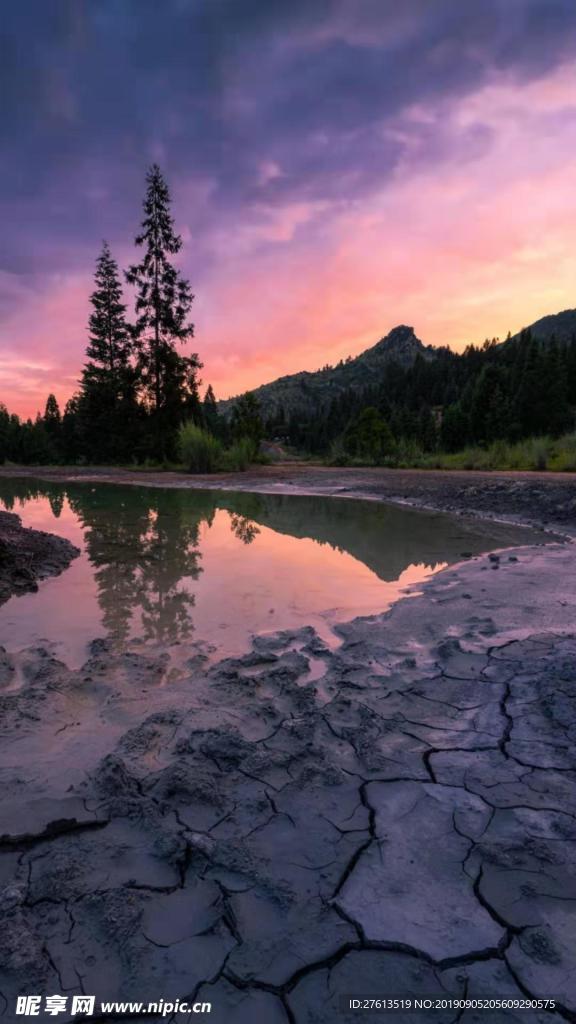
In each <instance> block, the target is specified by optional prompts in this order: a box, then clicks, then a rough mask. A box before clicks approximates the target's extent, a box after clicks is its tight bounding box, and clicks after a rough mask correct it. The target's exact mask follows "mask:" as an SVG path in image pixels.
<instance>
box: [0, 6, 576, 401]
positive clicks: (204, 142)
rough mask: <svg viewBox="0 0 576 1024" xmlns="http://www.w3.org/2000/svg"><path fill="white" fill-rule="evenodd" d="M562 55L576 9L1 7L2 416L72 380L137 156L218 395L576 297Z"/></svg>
mask: <svg viewBox="0 0 576 1024" xmlns="http://www.w3.org/2000/svg"><path fill="white" fill-rule="evenodd" d="M575 57H576V3H575V0H402V2H399V0H161V2H160V0H51V2H49V3H47V2H46V0H21V2H13V3H10V4H6V5H4V10H3V26H2V29H1V30H0V95H1V96H2V111H1V114H0V125H1V139H2V143H1V144H2V154H1V160H0V206H1V209H0V218H1V226H2V229H1V233H0V401H3V402H4V403H5V404H6V405H7V406H8V407H9V408H10V410H11V411H16V412H18V413H20V414H24V415H30V414H32V415H33V414H35V412H36V410H37V409H39V408H43V406H44V403H45V400H46V395H47V393H48V392H49V391H51V390H53V391H54V392H55V393H56V395H57V397H58V399H59V400H60V401H61V402H62V403H63V402H64V401H65V400H66V399H67V398H68V397H69V396H70V395H71V393H72V392H73V391H74V390H75V387H76V382H77V380H78V377H79V373H80V369H81V367H82V363H83V358H84V349H85V346H86V340H87V334H86V321H87V316H88V297H89V295H90V291H91V287H92V274H93V267H94V260H95V257H96V255H97V252H98V250H99V248H100V245H101V241H102V239H103V238H106V239H108V241H109V242H110V244H111V246H112V249H113V252H114V255H115V256H116V258H117V259H118V261H119V262H120V264H121V265H122V266H126V265H127V264H128V262H130V261H132V259H133V252H134V250H133V244H132V242H133V237H134V234H135V231H136V229H137V227H138V224H139V220H140V215H141V200H142V194H143V189H144V176H145V172H146V168H147V166H148V165H149V164H150V163H151V162H152V161H158V162H159V163H160V165H161V167H162V169H163V171H164V173H165V175H166V177H167V179H168V181H169V184H170V186H171V190H172V194H173V198H174V213H175V217H176V223H177V227H178V229H179V230H180V232H181V234H182V236H183V239H184V242H185V245H184V250H183V253H182V266H183V268H184V269H185V271H186V274H187V275H188V276H189V277H190V280H191V282H192V286H193V290H194V292H195V294H196V300H195V303H194V320H195V323H196V342H195V344H194V346H193V347H194V348H196V349H197V350H198V352H199V354H200V357H201V358H202V360H203V362H204V370H203V373H202V377H203V380H204V382H205V383H208V382H211V383H212V384H213V386H214V388H215V391H216V394H217V397H220V398H224V397H227V396H228V395H230V394H237V393H238V392H240V391H243V390H246V389H247V388H249V387H253V386H256V385H257V384H261V383H264V382H266V381H267V380H271V379H273V378H274V377H277V376H279V375H281V374H285V373H290V372H293V371H296V370H300V369H316V368H318V367H319V366H321V365H323V364H325V363H327V362H335V361H337V360H339V359H340V358H341V357H345V356H347V355H348V354H356V353H358V352H360V351H361V350H362V349H364V348H366V347H368V346H369V345H371V344H374V343H375V342H376V341H377V340H378V339H379V338H380V337H382V336H383V335H384V334H386V333H388V331H389V330H390V329H391V328H392V327H394V326H395V325H396V324H398V323H406V324H410V325H412V326H414V328H415V330H416V333H417V335H418V336H419V337H420V338H421V339H422V340H423V341H424V342H426V343H433V344H446V343H447V344H450V345H452V346H454V347H456V348H461V347H462V346H463V345H464V344H466V343H468V342H470V341H482V340H483V339H484V338H485V337H487V336H490V337H492V336H494V335H499V336H504V335H505V334H506V333H507V332H508V330H511V331H512V332H515V331H516V330H518V329H519V328H520V327H522V326H523V325H525V324H527V323H530V322H531V321H533V320H535V319H537V318H538V317H540V316H543V315H545V314H546V313H553V312H557V311H559V310H561V309H565V308H568V307H574V306H576V67H575ZM126 298H127V301H128V302H129V304H130V303H131V296H130V293H129V291H128V290H127V294H126Z"/></svg>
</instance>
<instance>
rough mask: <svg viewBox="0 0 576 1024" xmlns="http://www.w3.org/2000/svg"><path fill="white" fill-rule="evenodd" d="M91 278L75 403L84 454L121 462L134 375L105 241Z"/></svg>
mask: <svg viewBox="0 0 576 1024" xmlns="http://www.w3.org/2000/svg"><path fill="white" fill-rule="evenodd" d="M94 280H95V289H94V291H93V292H92V295H91V296H90V302H91V304H92V312H91V314H90V318H89V321H88V329H89V332H90V340H89V342H88V347H87V349H86V355H87V357H88V362H87V363H86V365H85V367H84V369H83V371H82V380H81V391H80V396H79V407H78V412H79V416H80V421H81V433H82V435H83V440H84V448H85V450H86V454H87V455H88V457H90V458H92V459H94V460H95V461H100V460H111V461H123V460H124V459H126V458H128V457H130V455H131V448H132V446H133V444H134V440H135V430H136V424H137V421H138V409H137V404H136V388H137V375H136V371H135V369H134V366H133V365H132V362H131V359H132V355H133V351H134V346H133V341H132V337H131V333H130V329H129V327H128V324H127V322H126V305H125V303H124V302H123V297H122V285H121V282H120V276H119V272H118V264H117V263H116V261H115V260H114V258H113V257H112V254H111V252H110V247H109V245H108V243H107V242H104V243H103V246H102V251H101V253H100V255H99V256H98V259H97V261H96V272H95V275H94Z"/></svg>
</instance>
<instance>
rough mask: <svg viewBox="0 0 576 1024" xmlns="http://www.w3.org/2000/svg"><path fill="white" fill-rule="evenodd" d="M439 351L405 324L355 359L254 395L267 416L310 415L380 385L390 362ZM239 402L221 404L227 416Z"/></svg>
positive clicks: (292, 378) (268, 386) (275, 383)
mask: <svg viewBox="0 0 576 1024" xmlns="http://www.w3.org/2000/svg"><path fill="white" fill-rule="evenodd" d="M436 351H437V350H436V349H435V348H434V347H433V346H432V345H424V344H423V343H422V342H421V341H420V339H419V338H417V337H416V335H415V333H414V328H413V327H407V326H406V325H405V324H401V325H400V326H398V327H395V328H394V329H393V330H392V331H390V333H389V334H387V335H386V337H385V338H381V340H380V341H378V342H377V343H376V344H375V345H373V346H372V348H368V349H366V351H365V352H362V353H361V354H360V355H358V356H356V357H355V358H354V359H349V360H348V361H346V362H340V363H338V364H337V365H336V366H330V367H327V368H326V369H323V370H316V371H315V372H308V371H306V370H303V371H302V372H300V373H293V374H290V375H289V376H287V377H279V378H278V380H275V381H272V382H271V383H270V384H263V385H261V386H260V387H259V388H255V389H254V391H253V394H254V395H256V397H257V399H258V401H259V402H260V407H261V409H262V412H263V414H264V416H265V417H268V416H274V415H275V414H276V413H277V412H278V410H279V409H280V408H282V409H284V411H285V413H286V414H287V415H288V416H290V415H292V414H294V413H297V414H299V413H309V412H310V411H312V410H313V409H314V408H324V407H326V406H327V405H329V404H330V402H331V401H332V400H333V399H335V398H338V397H339V395H341V394H343V393H344V392H346V391H349V390H360V389H362V388H365V387H367V386H368V385H369V384H374V383H377V382H378V379H379V378H380V377H381V375H382V372H383V370H384V369H385V367H386V366H387V365H389V364H390V363H397V364H399V365H400V366H404V367H408V366H412V365H413V364H414V362H415V361H416V359H417V358H418V356H420V357H421V358H422V359H434V357H435V355H436ZM235 400H236V399H235V398H229V399H226V400H225V401H222V402H219V403H218V408H219V410H220V412H222V413H223V414H224V415H227V414H228V413H229V412H230V410H231V408H232V406H233V405H234V402H235Z"/></svg>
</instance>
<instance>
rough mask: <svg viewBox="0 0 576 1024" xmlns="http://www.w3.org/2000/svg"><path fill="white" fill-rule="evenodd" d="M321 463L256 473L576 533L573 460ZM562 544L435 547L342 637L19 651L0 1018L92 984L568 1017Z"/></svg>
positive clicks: (571, 774) (274, 480)
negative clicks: (395, 470) (450, 556)
mask: <svg viewBox="0 0 576 1024" xmlns="http://www.w3.org/2000/svg"><path fill="white" fill-rule="evenodd" d="M284 472H287V473H288V474H289V479H287V478H286V477H285V476H284V475H283V474H284ZM314 472H315V476H314V478H312V477H311V476H308V475H307V473H308V471H307V470H302V469H299V468H298V469H288V470H286V471H285V470H284V468H283V469H282V470H277V469H275V470H274V472H273V473H272V472H269V471H268V470H263V471H258V473H256V474H254V475H250V476H248V475H245V476H244V479H243V486H246V487H249V486H251V485H252V486H254V487H259V488H264V487H265V488H276V487H280V486H281V487H283V488H286V489H288V488H289V487H294V489H295V490H296V489H297V488H298V489H300V488H301V489H306V490H309V491H313V490H318V488H320V487H321V488H322V489H323V490H322V491H321V492H320V491H319V493H331V492H332V493H337V489H339V488H342V487H345V488H346V493H347V495H348V496H350V495H351V494H354V493H359V490H360V491H361V492H362V493H364V494H365V495H370V496H372V497H383V496H387V497H395V498H397V499H399V500H408V501H412V502H415V503H417V502H421V503H422V504H426V505H434V506H435V507H443V508H447V507H452V508H454V509H461V510H464V508H465V510H466V511H467V512H468V513H470V512H471V511H475V512H478V513H485V514H491V515H497V516H508V517H515V518H522V519H524V520H526V521H531V522H532V523H536V522H539V523H540V524H541V525H543V523H544V522H546V523H548V524H554V525H555V526H558V525H562V526H563V527H564V532H566V533H568V532H572V529H573V522H574V517H575V512H574V509H575V508H576V506H575V505H574V502H575V499H576V494H575V485H574V481H573V480H572V481H571V480H570V479H568V478H562V479H561V480H558V481H553V480H552V481H551V480H548V479H547V480H540V479H537V478H534V477H531V478H529V479H528V480H525V479H524V478H519V479H515V478H506V480H505V481H502V479H501V478H496V477H495V476H494V477H492V476H491V477H490V480H489V481H488V485H487V486H485V484H484V483H483V482H482V481H481V480H475V481H474V480H472V478H471V476H468V475H467V476H466V482H465V484H464V485H462V483H461V482H460V483H459V482H458V479H457V478H456V476H453V477H452V476H451V477H450V479H446V475H444V474H434V475H432V474H430V475H428V474H418V476H417V477H413V476H412V475H411V474H401V475H400V476H396V477H393V476H390V474H388V473H378V472H374V473H370V472H368V473H366V474H360V473H359V472H358V471H347V472H346V473H345V474H343V473H342V471H335V470H328V471H326V475H323V473H318V471H314ZM298 474H301V475H300V476H298ZM302 474H303V475H302ZM279 475H281V477H282V478H281V480H279V479H278V477H279ZM135 476H136V477H137V481H138V482H142V483H143V482H147V483H149V482H150V481H149V480H146V481H144V479H142V477H143V475H142V474H135ZM171 476H172V485H173V486H182V485H183V482H185V481H186V478H180V477H177V476H176V475H171ZM424 476H425V477H426V478H427V479H420V477H424ZM440 477H442V479H440ZM122 479H123V480H124V481H125V480H126V477H125V476H124V475H122ZM254 481H255V482H254ZM290 481H291V482H290ZM161 482H162V483H167V482H168V481H167V480H166V479H165V477H164V476H163V477H162V480H161ZM502 483H504V484H505V486H504V487H502ZM211 484H212V486H214V480H213V478H211ZM234 486H235V487H237V484H236V482H234ZM470 488H472V489H474V492H471V491H470ZM490 494H491V495H492V497H491V498H490V497H489V496H488V497H487V495H490ZM450 503H452V504H450ZM571 506H572V511H570V508H571ZM575 550H576V549H575V548H574V546H573V543H572V542H571V541H566V542H564V543H562V542H558V541H553V542H552V543H550V544H547V545H546V546H543V547H538V546H531V547H523V548H517V549H514V550H510V551H506V552H502V553H500V554H499V555H486V556H481V557H478V558H475V559H473V560H470V561H469V562H467V563H465V564H463V565H461V566H457V567H455V568H451V569H448V570H446V571H444V572H442V573H439V574H438V575H437V576H435V577H434V578H433V579H431V580H430V581H429V582H428V583H426V584H425V585H424V587H423V588H421V589H422V593H421V594H419V595H413V596H410V597H408V598H407V599H405V600H402V601H400V602H398V603H397V604H396V605H395V606H394V607H393V608H392V609H391V610H390V611H389V612H387V613H385V614H383V615H378V616H372V617H370V618H363V619H357V620H355V621H353V622H351V623H348V624H346V625H344V626H341V627H339V633H340V636H341V640H342V643H341V645H340V646H339V647H337V648H336V649H335V650H330V649H328V648H327V647H326V646H325V644H324V643H323V642H322V641H321V640H320V639H319V638H318V636H316V634H315V633H314V631H313V630H312V629H308V628H305V629H301V630H298V631H296V632H292V633H279V634H277V635H275V636H272V637H270V636H267V637H255V638H254V640H253V644H252V648H251V650H249V651H247V652H246V654H245V655H244V656H243V657H241V658H237V659H228V660H226V661H223V662H220V663H218V664H216V665H212V666H207V665H206V664H205V663H203V661H202V658H201V657H199V656H198V655H197V654H196V653H195V652H194V651H193V650H192V649H191V650H190V652H189V657H188V659H186V657H184V658H183V657H182V651H181V650H179V652H178V659H177V662H176V660H175V659H174V658H173V657H172V654H173V652H171V651H170V650H166V649H163V650H160V649H153V648H150V647H145V646H144V645H138V644H133V645H132V646H131V647H130V648H129V649H127V650H117V649H115V648H114V647H113V646H112V645H111V644H110V643H108V642H107V641H102V640H97V639H96V640H95V642H94V643H93V645H92V650H91V654H90V657H89V659H88V660H87V662H86V664H85V665H84V666H83V667H82V668H81V669H80V670H78V671H70V670H69V669H68V668H67V667H66V666H65V665H64V664H62V663H61V662H59V661H58V660H57V659H56V658H55V656H54V654H53V652H52V651H51V649H50V645H46V647H44V648H35V649H28V650H25V651H20V652H6V653H5V654H4V655H3V657H2V663H1V664H0V693H1V697H0V731H1V735H2V742H1V748H0V749H1V753H0V780H1V782H2V788H1V791H0V886H1V894H0V907H1V916H0V919H1V922H2V927H1V929H0V992H1V993H2V995H1V996H0V1004H1V1006H3V1008H4V1019H6V1020H12V1019H13V1017H14V1007H15V996H16V994H18V993H22V992H28V993H32V992H43V993H49V994H52V993H55V992H59V993H63V994H67V995H71V994H72V993H79V992H86V993H88V994H96V995H97V997H98V999H105V1000H110V999H134V1000H142V1001H144V1002H148V1001H149V1000H157V999H159V998H163V999H165V1000H170V999H176V998H179V999H181V1000H183V999H188V1000H190V1001H191V1000H193V999H201V1000H208V1001H210V1002H211V1003H212V1007H213V1010H212V1013H211V1015H210V1018H209V1019H210V1020H213V1021H215V1022H218V1024H220V1022H223V1024H224V1022H226V1024H228V1022H230V1024H269V1022H271V1024H276V1022H286V1021H288V1022H296V1024H324V1022H325V1024H329V1022H330V1024H332V1022H334V1021H342V1022H343V1024H346V1022H349V1021H356V1020H358V1019H359V1016H358V1014H357V1013H354V1012H350V1011H345V1010H343V1009H342V1007H341V1005H340V1000H341V999H342V998H343V997H346V996H388V997H394V996H396V997H401V998H404V999H406V998H411V999H414V998H415V997H418V996H427V997H432V998H441V999H457V998H462V997H466V998H468V999H471V1000H475V999H480V998H484V997H486V998H495V999H504V1000H520V1001H521V1000H526V999H528V998H540V999H554V1000H556V1010H555V1011H554V1012H553V1013H548V1012H544V1011H534V1012H532V1013H528V1014H527V1013H525V1012H520V1011H517V1010H516V1009H514V1008H513V1007H509V1008H503V1009H497V1008H493V1009H490V1010H488V1011H480V1010H478V1009H475V1008H474V1007H471V1008H468V1009H466V1008H465V1009H463V1010H462V1009H460V1008H457V1007H452V1008H445V1009H442V1010H440V1011H439V1012H438V1013H436V1014H431V1013H421V1012H412V1011H411V1010H410V1009H405V1010H403V1011H401V1012H400V1013H398V1014H395V1015H394V1017H393V1019H394V1020H396V1021H398V1022H400V1024H403V1022H406V1024H412V1022H417V1021H418V1022H421V1021H424V1020H427V1019H430V1020H436V1021H441V1022H442V1024H448V1022H452V1021H454V1022H456V1021H463V1022H465V1024H472V1022H475V1021H484V1022H488V1021H490V1022H491V1024H492V1022H495V1024H500V1022H502V1024H504V1022H513V1021H532V1022H536V1021H537V1022H538V1024H540V1022H544V1021H551V1022H553V1021H561V1020H576V942H575V938H576V757H575V744H574V740H575V738H576V588H575V587H574V575H575V570H576V555H575ZM1 1006H0V1009H1ZM360 1016H361V1017H362V1019H371V1020H378V1019H381V1018H380V1017H379V1016H372V1015H368V1016H366V1015H364V1014H360ZM41 1019H42V1018H41ZM44 1019H46V1020H49V1019H53V1018H51V1017H48V1016H45V1017H44ZM56 1019H58V1020H68V1019H70V1018H69V1017H68V1016H67V1015H66V1014H61V1015H59V1017H57V1018H56ZM111 1019H114V1018H111ZM116 1019H119V1018H116ZM127 1019H130V1020H137V1019H143V1018H142V1017H140V1018H138V1017H135V1016H128V1018H127ZM148 1019H152V1020H160V1019H162V1018H161V1017H160V1016H155V1015H152V1016H151V1017H148ZM163 1019H173V1020H174V1021H178V1024H180V1022H181V1021H184V1020H189V1019H190V1017H189V1015H183V1014H180V1015H176V1016H173V1017H170V1016H168V1017H165V1018H163Z"/></svg>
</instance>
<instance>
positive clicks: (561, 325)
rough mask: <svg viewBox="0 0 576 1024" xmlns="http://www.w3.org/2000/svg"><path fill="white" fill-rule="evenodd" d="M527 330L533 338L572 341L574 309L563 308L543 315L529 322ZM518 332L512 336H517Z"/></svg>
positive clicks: (575, 334) (575, 319)
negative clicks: (559, 311)
mask: <svg viewBox="0 0 576 1024" xmlns="http://www.w3.org/2000/svg"><path fill="white" fill-rule="evenodd" d="M529 330H530V331H531V333H532V337H533V338H537V339H538V340H539V341H544V342H546V341H550V340H551V339H552V338H556V341H558V342H567V341H572V340H573V339H574V338H575V337H576V309H564V310H562V312H561V313H552V314H551V315H550V316H543V317H541V319H540V320H536V322H535V323H533V324H531V326H530V328H529ZM519 337H520V333H518V334H515V335H514V338H519Z"/></svg>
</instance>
